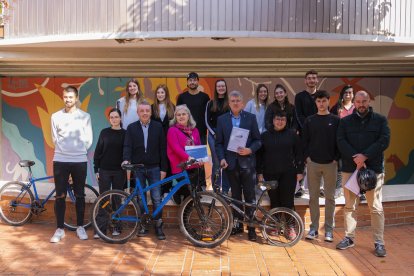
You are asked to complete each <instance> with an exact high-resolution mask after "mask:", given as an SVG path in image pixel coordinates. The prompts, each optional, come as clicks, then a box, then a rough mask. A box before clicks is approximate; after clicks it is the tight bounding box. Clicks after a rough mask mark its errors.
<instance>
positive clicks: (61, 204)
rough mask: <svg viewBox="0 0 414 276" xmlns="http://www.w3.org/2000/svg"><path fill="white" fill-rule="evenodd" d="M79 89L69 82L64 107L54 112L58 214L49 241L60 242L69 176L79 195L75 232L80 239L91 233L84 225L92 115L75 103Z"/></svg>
mask: <svg viewBox="0 0 414 276" xmlns="http://www.w3.org/2000/svg"><path fill="white" fill-rule="evenodd" d="M78 100H79V92H78V89H76V87H73V86H68V87H66V88H65V89H64V90H63V101H64V104H65V108H63V109H61V110H59V111H58V112H56V113H53V114H52V118H51V128H52V140H53V143H54V144H55V153H54V157H53V175H54V179H55V189H56V200H55V216H56V222H57V229H56V232H55V234H54V235H53V237H52V238H51V239H50V242H52V243H57V242H59V241H60V240H61V239H62V238H63V237H64V236H65V231H64V229H63V227H64V219H65V209H66V204H65V198H66V191H67V185H68V179H69V176H71V177H72V181H73V191H74V193H75V197H76V220H77V225H78V228H77V229H76V234H77V236H78V237H79V239H81V240H87V239H88V235H87V234H86V231H85V229H84V228H83V220H84V215H85V181H86V172H87V161H88V159H87V156H86V154H87V151H88V149H89V148H90V146H91V145H92V139H93V135H92V125H91V116H90V115H89V114H88V113H86V112H83V111H82V110H80V109H78V108H77V107H76V102H77V101H78Z"/></svg>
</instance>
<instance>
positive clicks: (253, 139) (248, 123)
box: [215, 111, 262, 170]
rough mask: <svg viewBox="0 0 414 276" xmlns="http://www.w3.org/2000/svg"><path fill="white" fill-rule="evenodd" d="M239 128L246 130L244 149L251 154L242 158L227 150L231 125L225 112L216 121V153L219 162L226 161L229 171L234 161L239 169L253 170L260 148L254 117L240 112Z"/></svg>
mask: <svg viewBox="0 0 414 276" xmlns="http://www.w3.org/2000/svg"><path fill="white" fill-rule="evenodd" d="M240 117H241V118H240V126H239V127H240V128H244V129H248V130H249V131H250V132H249V137H248V138H247V143H246V148H250V149H251V150H252V154H250V155H247V156H242V155H239V154H237V153H236V152H233V151H229V150H227V145H228V144H229V140H230V134H231V130H232V129H233V124H232V122H231V114H230V112H227V113H225V114H223V115H221V116H220V117H218V119H217V131H216V145H215V147H216V152H217V156H218V159H219V160H222V159H226V161H227V164H228V165H229V166H228V169H229V170H232V169H234V167H235V166H236V161H238V163H239V166H240V167H241V168H245V169H247V168H255V167H256V157H255V153H256V151H258V150H259V149H260V147H261V146H262V143H261V140H260V132H259V128H258V126H257V121H256V116H254V115H253V114H251V113H249V112H246V111H241V113H240Z"/></svg>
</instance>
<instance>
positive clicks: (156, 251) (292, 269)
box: [0, 223, 414, 276]
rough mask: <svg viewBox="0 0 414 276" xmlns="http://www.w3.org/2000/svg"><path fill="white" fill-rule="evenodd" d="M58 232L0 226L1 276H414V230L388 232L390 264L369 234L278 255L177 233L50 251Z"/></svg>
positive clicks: (70, 243) (253, 245)
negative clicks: (205, 244)
mask: <svg viewBox="0 0 414 276" xmlns="http://www.w3.org/2000/svg"><path fill="white" fill-rule="evenodd" d="M53 232H54V226H53V225H52V224H27V225H25V226H21V227H10V226H6V225H4V224H1V223H0V274H1V275H7V274H13V275H15V274H20V275H79V274H81V275H82V274H83V275H87V274H96V275H120V274H124V275H140V274H144V275H150V274H154V275H230V274H231V275H298V274H299V275H400V276H401V275H414V261H413V260H414V225H406V226H398V227H387V228H386V231H385V233H386V242H387V244H386V248H387V251H388V256H387V257H385V258H377V257H375V256H374V255H373V243H372V238H371V231H370V228H364V229H358V231H357V240H356V243H357V245H356V246H355V247H354V248H350V249H348V250H345V251H338V250H336V249H335V244H336V243H337V242H339V240H340V239H341V238H342V234H343V233H342V232H343V231H342V230H341V229H338V230H337V231H336V232H335V242H334V243H326V242H324V241H323V240H322V239H320V240H316V241H313V242H308V241H305V240H303V241H301V242H299V243H298V244H297V245H296V246H294V247H293V248H280V247H273V246H269V245H267V244H264V243H263V242H262V241H259V242H249V241H247V234H244V235H240V236H236V237H231V238H230V239H229V240H228V241H227V242H225V243H224V244H223V245H222V246H220V247H217V248H214V249H203V248H196V247H193V246H192V245H190V243H189V242H187V241H186V240H185V239H184V237H183V236H182V235H181V233H180V232H179V231H178V230H176V229H166V231H165V232H166V235H167V240H166V241H158V240H156V239H155V237H154V236H153V234H150V235H149V236H148V237H145V238H135V239H133V240H132V241H130V242H129V243H127V244H124V245H111V244H107V243H104V242H102V241H100V240H93V239H90V240H87V241H80V240H78V239H77V238H76V235H75V232H68V231H66V237H65V238H64V240H63V241H62V242H61V243H59V244H50V243H49V239H50V237H51V235H52V234H53ZM88 233H89V235H90V236H92V232H91V231H88Z"/></svg>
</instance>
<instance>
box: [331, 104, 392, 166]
mask: <svg viewBox="0 0 414 276" xmlns="http://www.w3.org/2000/svg"><path fill="white" fill-rule="evenodd" d="M337 141H338V148H339V151H340V152H341V158H342V171H344V172H348V173H351V172H354V171H355V169H356V164H355V163H354V160H353V156H354V155H355V154H357V153H362V154H363V155H365V156H367V157H368V159H367V160H366V161H365V164H366V165H367V168H369V169H372V170H373V171H375V172H376V173H383V172H384V151H385V150H386V149H387V148H388V146H389V144H390V129H389V127H388V122H387V119H386V118H385V117H384V116H382V115H380V114H378V113H375V112H373V111H372V108H370V109H369V112H368V114H367V115H366V116H365V117H364V118H361V117H360V116H359V115H358V114H357V113H356V111H354V113H353V114H351V115H349V116H347V117H345V118H343V119H342V120H341V121H340V122H339V127H338V133H337Z"/></svg>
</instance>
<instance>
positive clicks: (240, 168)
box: [216, 91, 261, 241]
mask: <svg viewBox="0 0 414 276" xmlns="http://www.w3.org/2000/svg"><path fill="white" fill-rule="evenodd" d="M229 106H230V112H228V113H226V114H223V115H221V116H220V117H218V119H217V131H216V135H217V138H216V152H217V156H218V159H219V160H220V166H221V167H222V168H224V169H226V170H225V173H226V174H227V177H228V180H229V182H230V187H231V194H232V197H233V198H234V199H237V200H242V194H243V197H244V200H245V201H246V202H249V203H254V202H255V201H256V197H255V184H256V170H255V169H256V158H255V153H256V151H257V150H259V149H260V147H261V140H260V132H259V128H258V126H257V122H256V117H255V116H254V115H253V114H251V113H249V112H246V111H243V97H242V95H241V93H240V92H238V91H233V92H231V93H230V94H229ZM235 127H237V128H242V129H247V130H248V131H249V134H248V138H247V142H246V145H245V146H244V147H239V148H238V149H237V152H234V151H230V150H228V145H229V140H230V135H231V132H232V129H233V128H235ZM239 208H241V209H243V207H242V206H239ZM253 211H254V210H252V209H251V208H247V210H246V212H247V214H248V215H249V216H250V217H251V218H252V217H253ZM234 215H235V217H238V218H239V219H240V220H243V217H240V214H238V213H237V212H234ZM241 232H243V225H242V224H241V223H238V224H237V225H235V227H234V229H233V231H232V234H233V235H234V234H237V233H241ZM248 238H249V240H251V241H255V240H256V239H257V235H256V232H255V229H254V227H250V226H249V227H248Z"/></svg>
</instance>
